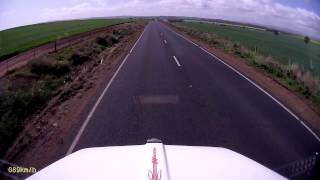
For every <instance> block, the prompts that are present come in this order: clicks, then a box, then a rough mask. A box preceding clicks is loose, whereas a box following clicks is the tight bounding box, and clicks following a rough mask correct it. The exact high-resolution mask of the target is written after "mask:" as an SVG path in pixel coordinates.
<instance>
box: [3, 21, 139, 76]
mask: <svg viewBox="0 0 320 180" xmlns="http://www.w3.org/2000/svg"><path fill="white" fill-rule="evenodd" d="M132 22H133V21H129V22H121V23H117V24H112V25H109V26H106V27H101V28H97V29H94V30H91V31H87V32H83V33H78V34H74V35H71V36H68V37H65V38H62V39H58V40H55V41H50V42H48V43H45V44H42V45H39V46H37V47H34V48H31V49H28V50H26V51H24V52H21V53H19V54H17V55H15V56H13V57H10V58H8V59H6V60H3V61H0V77H1V76H3V75H5V74H6V73H7V72H8V71H12V70H14V69H16V68H18V67H21V66H23V65H25V64H27V63H28V61H29V60H31V59H34V58H37V57H39V56H41V55H43V54H46V53H49V52H54V51H57V50H60V49H62V48H65V47H68V46H72V45H75V44H79V43H81V42H83V41H85V40H89V39H91V38H93V37H96V36H97V34H99V33H101V32H103V31H105V30H107V29H109V28H112V27H114V26H118V25H121V24H126V23H132Z"/></svg>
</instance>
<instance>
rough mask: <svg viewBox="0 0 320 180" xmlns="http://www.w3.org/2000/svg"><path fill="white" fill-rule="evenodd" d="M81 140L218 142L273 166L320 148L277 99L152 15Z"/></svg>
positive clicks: (78, 145)
mask: <svg viewBox="0 0 320 180" xmlns="http://www.w3.org/2000/svg"><path fill="white" fill-rule="evenodd" d="M80 134H81V136H78V137H79V139H78V141H77V140H76V141H74V142H75V143H74V145H75V148H74V149H73V151H76V150H79V149H82V148H88V147H97V146H118V145H134V144H144V143H146V139H148V138H151V137H157V138H160V139H162V141H163V142H164V143H165V144H175V145H199V146H219V147H225V148H228V149H231V150H234V151H236V152H239V153H241V154H243V155H245V156H247V157H249V158H251V159H254V160H256V161H257V162H259V163H261V164H263V165H266V166H267V167H270V168H272V169H277V168H279V167H281V166H282V165H284V164H287V163H290V162H293V161H296V160H300V159H302V158H305V157H307V156H310V155H311V154H313V153H314V152H315V151H316V150H319V142H318V140H317V139H316V138H315V137H314V136H313V135H312V134H311V133H310V132H309V131H308V130H307V129H306V128H305V127H303V126H302V125H301V123H300V122H299V121H297V120H296V119H295V118H294V117H293V116H292V115H291V114H289V113H288V111H286V110H285V109H284V108H282V107H281V106H280V105H279V104H278V103H276V102H275V101H274V100H273V99H271V98H270V97H269V96H267V95H266V94H265V93H263V92H262V91H261V90H259V89H258V88H257V87H255V86H254V85H253V84H251V83H250V82H249V81H248V80H246V79H245V78H243V77H241V76H240V75H239V74H237V73H235V72H234V71H233V70H232V69H230V68H229V67H227V66H226V65H225V64H223V63H221V62H220V61H218V60H217V59H215V58H214V57H212V56H210V55H209V54H208V53H206V52H205V51H203V50H202V49H200V48H199V47H197V46H195V45H193V44H192V43H190V42H188V41H187V40H185V39H183V38H182V37H180V36H178V35H177V34H175V33H173V32H172V31H170V30H169V29H167V28H166V27H165V26H164V25H162V24H160V23H158V22H152V23H150V24H149V25H148V26H147V27H146V29H145V31H144V33H143V34H142V36H141V38H140V39H139V41H138V42H137V44H136V46H135V47H134V48H133V50H132V52H131V54H130V55H129V56H128V57H127V59H126V61H125V62H124V64H123V66H122V67H121V69H120V70H119V72H118V74H117V75H116V76H115V78H114V79H113V81H112V83H111V84H110V86H109V88H108V89H107V91H106V93H105V95H104V96H103V97H102V99H101V102H100V103H99V104H98V106H97V107H96V109H95V110H94V111H93V114H92V116H91V118H90V120H89V121H88V124H87V125H86V126H85V129H83V132H82V133H79V135H80Z"/></svg>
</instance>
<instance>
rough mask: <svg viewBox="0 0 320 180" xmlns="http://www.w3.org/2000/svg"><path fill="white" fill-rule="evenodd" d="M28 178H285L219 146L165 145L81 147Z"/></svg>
mask: <svg viewBox="0 0 320 180" xmlns="http://www.w3.org/2000/svg"><path fill="white" fill-rule="evenodd" d="M28 179H29V180H39V179H41V180H42V179H45V180H51V179H52V180H57V179H68V180H72V179H75V180H82V179H104V180H106V179H131V180H133V179H146V180H148V179H149V180H169V179H172V180H174V179H184V180H187V179H192V180H194V179H202V180H206V179H210V180H213V179H219V180H227V179H228V180H229V179H230V180H235V179H237V180H251V179H252V180H257V179H259V180H282V179H286V178H284V177H283V176H281V175H279V174H278V173H276V172H274V171H272V170H270V169H268V168H267V167H265V166H263V165H261V164H259V163H257V162H255V161H253V160H251V159H249V158H247V157H245V156H243V155H241V154H239V153H236V152H234V151H231V150H229V149H225V148H220V147H202V146H176V145H164V144H162V143H161V142H157V143H147V144H145V145H134V146H114V147H97V148H88V149H82V150H79V151H77V152H75V153H72V154H70V155H68V156H66V157H64V158H62V159H60V160H59V161H57V162H55V163H53V164H51V165H49V166H48V167H46V168H44V169H42V170H41V171H39V172H37V173H36V174H34V175H32V176H30V177H29V178H28Z"/></svg>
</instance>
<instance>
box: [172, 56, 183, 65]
mask: <svg viewBox="0 0 320 180" xmlns="http://www.w3.org/2000/svg"><path fill="white" fill-rule="evenodd" d="M173 59H174V61H176V63H177V66H179V67H180V66H181V64H180V63H179V61H178V59H177V58H176V56H173Z"/></svg>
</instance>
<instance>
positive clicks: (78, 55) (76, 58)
mask: <svg viewBox="0 0 320 180" xmlns="http://www.w3.org/2000/svg"><path fill="white" fill-rule="evenodd" d="M89 60H90V54H89V53H88V52H84V51H77V52H75V53H73V54H72V55H71V58H70V61H71V63H72V65H74V66H78V65H81V64H83V63H85V62H87V61H89Z"/></svg>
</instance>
